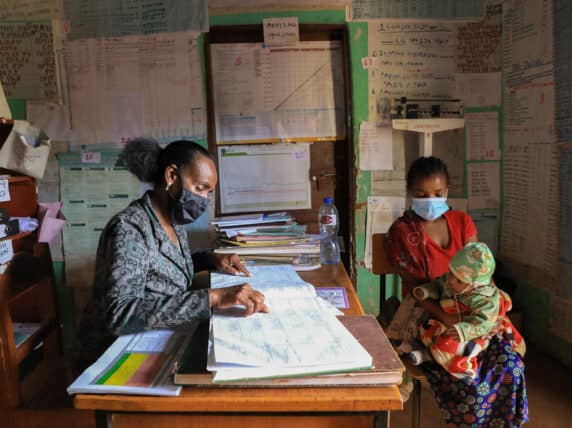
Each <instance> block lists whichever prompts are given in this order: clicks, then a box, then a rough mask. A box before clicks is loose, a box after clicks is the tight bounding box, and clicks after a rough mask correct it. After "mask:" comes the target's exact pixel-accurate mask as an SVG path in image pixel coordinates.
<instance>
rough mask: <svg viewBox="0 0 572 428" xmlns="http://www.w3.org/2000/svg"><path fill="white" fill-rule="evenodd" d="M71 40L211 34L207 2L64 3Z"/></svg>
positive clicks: (111, 0) (70, 0)
mask: <svg viewBox="0 0 572 428" xmlns="http://www.w3.org/2000/svg"><path fill="white" fill-rule="evenodd" d="M63 3H64V11H65V18H66V24H65V25H66V27H67V34H68V39H69V40H78V39H90V38H103V37H121V36H130V35H139V34H153V33H166V32H177V31H187V30H190V31H208V25H209V20H208V15H207V2H206V0H187V1H178V0H154V1H139V0H122V1H121V2H117V1H115V0H98V1H91V0H63Z"/></svg>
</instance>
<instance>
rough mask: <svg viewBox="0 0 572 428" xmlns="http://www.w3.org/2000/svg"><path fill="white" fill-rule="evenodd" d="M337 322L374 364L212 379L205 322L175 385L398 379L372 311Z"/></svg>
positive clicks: (307, 383)
mask: <svg viewBox="0 0 572 428" xmlns="http://www.w3.org/2000/svg"><path fill="white" fill-rule="evenodd" d="M338 319H339V320H340V322H341V323H342V324H343V325H344V326H345V328H346V329H347V330H348V331H349V332H350V333H351V334H352V335H353V336H354V337H355V338H356V339H357V340H358V342H359V343H360V344H361V345H362V346H363V347H364V348H365V349H366V351H367V352H369V354H370V355H371V356H372V358H373V367H372V368H369V369H364V370H357V371H348V372H339V373H330V374H319V375H316V374H313V373H311V372H310V373H306V374H304V375H296V376H278V377H274V378H267V379H248V378H244V379H238V380H234V381H228V382H213V375H212V373H209V372H207V371H206V366H207V345H208V325H206V324H205V325H204V326H202V328H199V329H198V330H197V331H196V333H195V335H194V337H193V339H192V341H191V343H190V345H189V347H188V348H187V351H186V352H185V353H184V354H183V356H182V358H181V360H180V362H179V364H178V366H177V369H176V372H175V375H174V383H175V384H178V385H195V386H212V387H226V388H228V387H312V386H317V385H329V386H344V387H348V386H367V385H369V386H373V385H395V384H399V383H401V378H402V374H403V371H404V367H403V364H402V363H401V361H400V359H399V357H398V356H397V354H396V352H395V351H394V349H393V347H392V346H391V344H390V343H389V340H388V339H387V337H386V335H385V333H384V332H383V330H382V329H381V327H380V326H379V323H378V322H377V320H376V319H375V317H373V316H371V315H361V316H340V317H338Z"/></svg>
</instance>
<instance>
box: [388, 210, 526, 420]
mask: <svg viewBox="0 0 572 428" xmlns="http://www.w3.org/2000/svg"><path fill="white" fill-rule="evenodd" d="M443 217H444V218H445V219H446V220H447V224H448V226H449V231H450V232H451V239H450V244H449V247H448V248H446V249H444V248H441V247H439V246H438V245H437V244H436V243H435V242H434V241H432V240H431V238H429V237H428V236H427V235H426V233H425V231H424V228H423V225H422V223H421V222H419V220H418V218H417V217H416V216H415V215H414V214H413V213H412V212H411V211H407V212H405V214H404V215H403V216H402V217H400V218H399V219H398V220H396V221H395V222H394V223H393V225H392V226H391V228H390V230H389V232H388V242H387V247H386V251H387V255H388V259H389V262H390V263H391V264H392V265H394V266H396V267H398V269H399V270H400V276H401V277H402V278H403V279H405V280H410V281H414V282H416V283H417V284H421V283H425V282H429V281H431V280H433V279H435V278H437V277H439V276H441V275H443V274H444V273H445V272H447V270H448V264H449V261H450V260H451V258H452V257H453V255H454V254H455V253H456V252H457V251H458V250H460V249H461V248H462V247H463V246H464V245H465V244H466V243H467V242H468V238H470V237H473V236H476V234H477V230H476V228H475V225H474V223H473V221H472V220H471V218H470V217H469V216H468V215H467V214H465V213H463V212H460V211H453V210H450V211H448V212H446V213H445V214H444V215H443ZM478 358H479V363H478V366H479V370H478V373H477V376H476V378H475V379H474V380H473V381H472V382H471V383H470V384H467V383H465V382H464V381H463V380H459V379H457V378H455V377H454V376H453V375H451V374H450V373H448V372H447V371H446V370H445V369H444V368H443V367H441V366H440V365H438V364H436V363H434V362H430V363H425V364H423V365H422V366H421V367H422V368H423V369H424V371H425V372H426V374H427V377H428V380H429V382H430V384H431V388H432V391H433V395H434V396H435V399H436V401H437V404H438V405H439V407H440V408H441V412H442V414H443V418H444V420H445V422H446V423H447V426H449V427H459V428H469V427H470V428H481V427H482V428H499V427H503V428H517V427H520V426H521V425H522V424H523V423H524V422H527V421H528V402H527V397H526V383H525V379H524V364H523V362H522V360H521V358H520V356H519V355H518V354H517V353H516V352H515V351H514V350H513V346H512V344H511V342H510V340H508V339H504V338H503V339H499V338H496V337H494V338H493V339H491V342H490V344H489V346H488V348H487V349H486V350H484V351H483V352H481V354H480V355H479V357H478Z"/></svg>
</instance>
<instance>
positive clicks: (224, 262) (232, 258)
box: [213, 253, 250, 276]
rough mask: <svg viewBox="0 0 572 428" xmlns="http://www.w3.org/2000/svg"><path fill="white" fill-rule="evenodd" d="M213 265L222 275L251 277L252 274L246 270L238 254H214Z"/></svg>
mask: <svg viewBox="0 0 572 428" xmlns="http://www.w3.org/2000/svg"><path fill="white" fill-rule="evenodd" d="M213 265H214V267H215V269H216V270H218V271H219V272H222V273H229V274H231V275H240V274H244V275H245V276H250V272H249V271H248V269H246V267H245V266H244V263H243V262H242V260H240V257H238V254H218V253H213Z"/></svg>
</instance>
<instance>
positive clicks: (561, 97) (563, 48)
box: [554, 0, 572, 142]
mask: <svg viewBox="0 0 572 428" xmlns="http://www.w3.org/2000/svg"><path fill="white" fill-rule="evenodd" d="M571 22H572V3H571V2H570V1H569V0H560V1H558V0H556V1H555V2H554V77H555V80H556V84H557V87H558V91H557V92H556V132H557V134H558V140H559V142H560V141H566V142H571V141H572V31H570V23H571Z"/></svg>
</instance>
